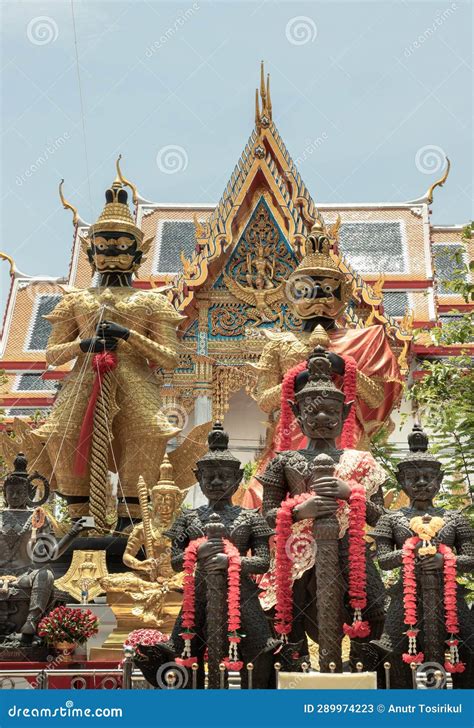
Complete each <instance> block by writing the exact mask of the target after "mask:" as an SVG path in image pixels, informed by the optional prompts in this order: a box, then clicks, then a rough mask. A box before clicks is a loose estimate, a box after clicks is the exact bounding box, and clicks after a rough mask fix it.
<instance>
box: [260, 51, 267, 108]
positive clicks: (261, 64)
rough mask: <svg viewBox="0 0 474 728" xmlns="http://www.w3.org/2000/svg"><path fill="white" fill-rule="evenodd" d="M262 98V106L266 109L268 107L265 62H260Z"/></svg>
mask: <svg viewBox="0 0 474 728" xmlns="http://www.w3.org/2000/svg"><path fill="white" fill-rule="evenodd" d="M260 96H261V97H262V105H263V107H264V108H265V106H266V105H267V93H266V89H265V66H264V63H263V61H260Z"/></svg>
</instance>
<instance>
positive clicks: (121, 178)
mask: <svg viewBox="0 0 474 728" xmlns="http://www.w3.org/2000/svg"><path fill="white" fill-rule="evenodd" d="M121 159H122V155H121V154H119V155H118V158H117V161H116V163H115V166H116V168H117V177H118V180H116V181H119V182H120V183H121V184H123V185H125V186H126V187H130V189H131V190H132V200H133V204H134V205H135V206H136V205H137V204H138V192H137V186H136V185H134V184H133V182H130V181H129V180H128V179H126V178H125V177H124V176H123V174H122V170H121V169H120V160H121ZM114 184H115V182H114Z"/></svg>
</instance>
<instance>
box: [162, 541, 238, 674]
mask: <svg viewBox="0 0 474 728" xmlns="http://www.w3.org/2000/svg"><path fill="white" fill-rule="evenodd" d="M206 541H207V537H206V536H203V537H202V538H197V539H194V540H193V541H191V543H190V544H189V545H188V546H187V547H186V549H185V552H184V561H183V568H184V580H183V609H182V625H183V627H184V630H183V632H181V635H180V636H181V637H182V638H183V640H184V649H183V652H182V655H181V657H177V658H176V662H177V663H178V664H179V665H183V666H184V667H191V666H192V665H193V664H194V663H195V662H197V659H196V657H194V656H192V655H191V640H192V639H193V637H194V636H195V633H194V627H195V618H196V611H195V610H196V602H195V597H196V586H195V568H196V563H197V553H198V549H199V547H200V546H201V545H202V544H203V543H205V542H206ZM223 545H224V553H225V554H226V556H227V557H228V567H227V628H228V635H227V639H228V641H229V654H228V656H227V657H225V658H224V659H223V660H222V662H223V663H224V664H225V666H226V667H227V669H228V670H241V669H242V667H243V664H244V663H243V662H242V661H241V660H239V658H238V647H237V645H238V643H239V642H240V639H241V637H240V635H239V629H240V568H241V559H240V553H239V550H238V549H237V548H236V547H235V546H234V544H233V543H231V542H230V541H228V540H227V539H223Z"/></svg>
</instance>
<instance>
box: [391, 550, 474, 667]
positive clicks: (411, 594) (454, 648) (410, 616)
mask: <svg viewBox="0 0 474 728" xmlns="http://www.w3.org/2000/svg"><path fill="white" fill-rule="evenodd" d="M420 542H422V539H421V538H419V537H418V536H412V537H411V538H408V539H407V540H406V541H405V543H404V544H403V555H402V562H403V605H404V609H405V617H404V622H405V624H406V625H408V630H407V631H406V633H405V634H406V635H407V637H408V652H405V653H403V655H402V659H403V661H404V662H407V663H412V662H416V663H420V662H423V661H424V659H425V656H424V654H423V652H417V649H416V636H417V634H418V631H419V630H418V629H417V628H416V622H417V602H416V575H415V550H416V546H417V544H419V543H420ZM437 552H438V553H440V554H442V555H443V558H444V564H443V572H444V614H445V622H444V623H445V627H446V632H447V633H448V634H449V638H448V639H447V640H446V644H447V645H448V647H449V652H450V659H449V660H446V662H445V663H444V668H445V670H447V672H451V673H453V672H464V670H465V669H466V666H465V664H464V663H463V662H461V661H460V660H459V651H458V644H459V640H457V639H456V635H457V634H458V633H459V622H458V610H457V603H456V589H457V582H456V556H455V555H454V553H453V551H452V549H450V547H449V546H446V544H442V543H440V544H438V546H437Z"/></svg>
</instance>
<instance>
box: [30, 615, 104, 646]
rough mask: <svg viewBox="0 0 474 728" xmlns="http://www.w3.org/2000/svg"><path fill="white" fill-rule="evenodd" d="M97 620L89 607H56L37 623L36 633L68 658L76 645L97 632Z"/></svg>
mask: <svg viewBox="0 0 474 728" xmlns="http://www.w3.org/2000/svg"><path fill="white" fill-rule="evenodd" d="M98 630H99V620H98V619H97V617H96V616H95V614H93V613H92V612H91V610H90V609H75V608H74V607H56V609H53V610H52V611H51V612H50V613H49V614H48V615H47V616H46V617H43V619H42V620H41V622H40V623H39V625H38V634H39V636H40V637H43V638H44V639H45V641H46V642H47V643H48V644H50V645H52V646H53V647H54V648H55V649H56V650H57V652H58V653H60V654H62V656H63V658H64V659H67V658H70V657H71V656H72V654H73V653H74V650H75V649H76V645H81V644H84V643H85V642H86V641H87V640H88V639H89V638H90V637H93V636H94V635H95V634H97V632H98Z"/></svg>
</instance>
